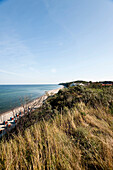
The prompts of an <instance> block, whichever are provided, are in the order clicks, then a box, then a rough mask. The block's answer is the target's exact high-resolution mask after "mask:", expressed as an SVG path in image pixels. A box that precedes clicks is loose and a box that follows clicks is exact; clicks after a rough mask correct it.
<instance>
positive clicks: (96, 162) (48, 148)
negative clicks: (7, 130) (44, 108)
mask: <svg viewBox="0 0 113 170" xmlns="http://www.w3.org/2000/svg"><path fill="white" fill-rule="evenodd" d="M64 110H65V111H63V114H62V112H61V113H60V114H57V115H56V116H55V117H54V118H53V119H50V120H48V121H44V120H43V121H41V122H39V123H36V124H34V125H33V126H31V127H30V128H28V129H26V130H25V132H24V135H22V134H21V133H20V134H18V135H17V136H16V135H15V136H14V139H10V140H9V141H2V142H1V144H0V150H1V152H0V169H7V170H14V169H16V170H18V169H26V170H27V169H39V170H42V169H51V170H52V169H62V170H63V169H64V170H71V169H75V170H79V169H99V170H100V169H108V170H112V169H113V123H112V122H113V117H112V116H111V115H110V114H108V113H106V111H105V110H104V109H103V108H101V109H100V108H98V109H93V108H88V107H86V106H85V105H84V104H83V103H80V104H78V106H77V108H73V109H72V110H68V109H66V108H65V109H64Z"/></svg>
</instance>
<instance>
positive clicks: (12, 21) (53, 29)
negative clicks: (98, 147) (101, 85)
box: [0, 0, 113, 84]
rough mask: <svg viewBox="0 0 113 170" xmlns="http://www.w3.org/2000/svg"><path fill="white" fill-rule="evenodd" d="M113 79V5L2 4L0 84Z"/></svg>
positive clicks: (85, 1)
mask: <svg viewBox="0 0 113 170" xmlns="http://www.w3.org/2000/svg"><path fill="white" fill-rule="evenodd" d="M73 80H92V81H98V80H113V1H112V0H19V1H18V0H0V84H39V83H40V84H42V83H59V82H67V81H73Z"/></svg>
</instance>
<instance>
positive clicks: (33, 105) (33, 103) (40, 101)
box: [0, 86, 63, 128]
mask: <svg viewBox="0 0 113 170" xmlns="http://www.w3.org/2000/svg"><path fill="white" fill-rule="evenodd" d="M62 88H63V86H62V87H59V88H57V89H53V90H49V91H47V92H45V94H44V95H42V96H40V97H38V98H36V99H34V100H33V101H31V102H29V103H28V104H25V105H24V107H23V106H20V107H16V108H14V109H13V110H9V111H7V112H4V113H1V114H0V124H1V123H3V121H5V120H8V119H10V117H13V116H14V115H15V114H16V113H19V112H20V111H21V112H23V111H24V108H28V107H29V108H34V109H36V108H38V107H40V106H41V105H42V104H43V101H44V100H46V99H47V97H48V95H49V96H51V95H53V94H56V93H58V91H59V90H60V89H62ZM0 128H1V125H0Z"/></svg>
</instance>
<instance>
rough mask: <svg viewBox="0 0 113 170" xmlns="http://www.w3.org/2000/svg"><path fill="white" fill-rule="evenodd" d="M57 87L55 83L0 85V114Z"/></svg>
mask: <svg viewBox="0 0 113 170" xmlns="http://www.w3.org/2000/svg"><path fill="white" fill-rule="evenodd" d="M59 87H60V86H59V85H57V84H43V85H0V114H1V113H4V112H6V111H9V110H11V109H14V108H15V107H19V106H21V105H22V104H23V103H25V102H26V103H28V102H31V101H32V100H34V99H36V98H38V97H40V96H42V95H44V94H45V92H46V91H49V90H53V89H57V88H59Z"/></svg>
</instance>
